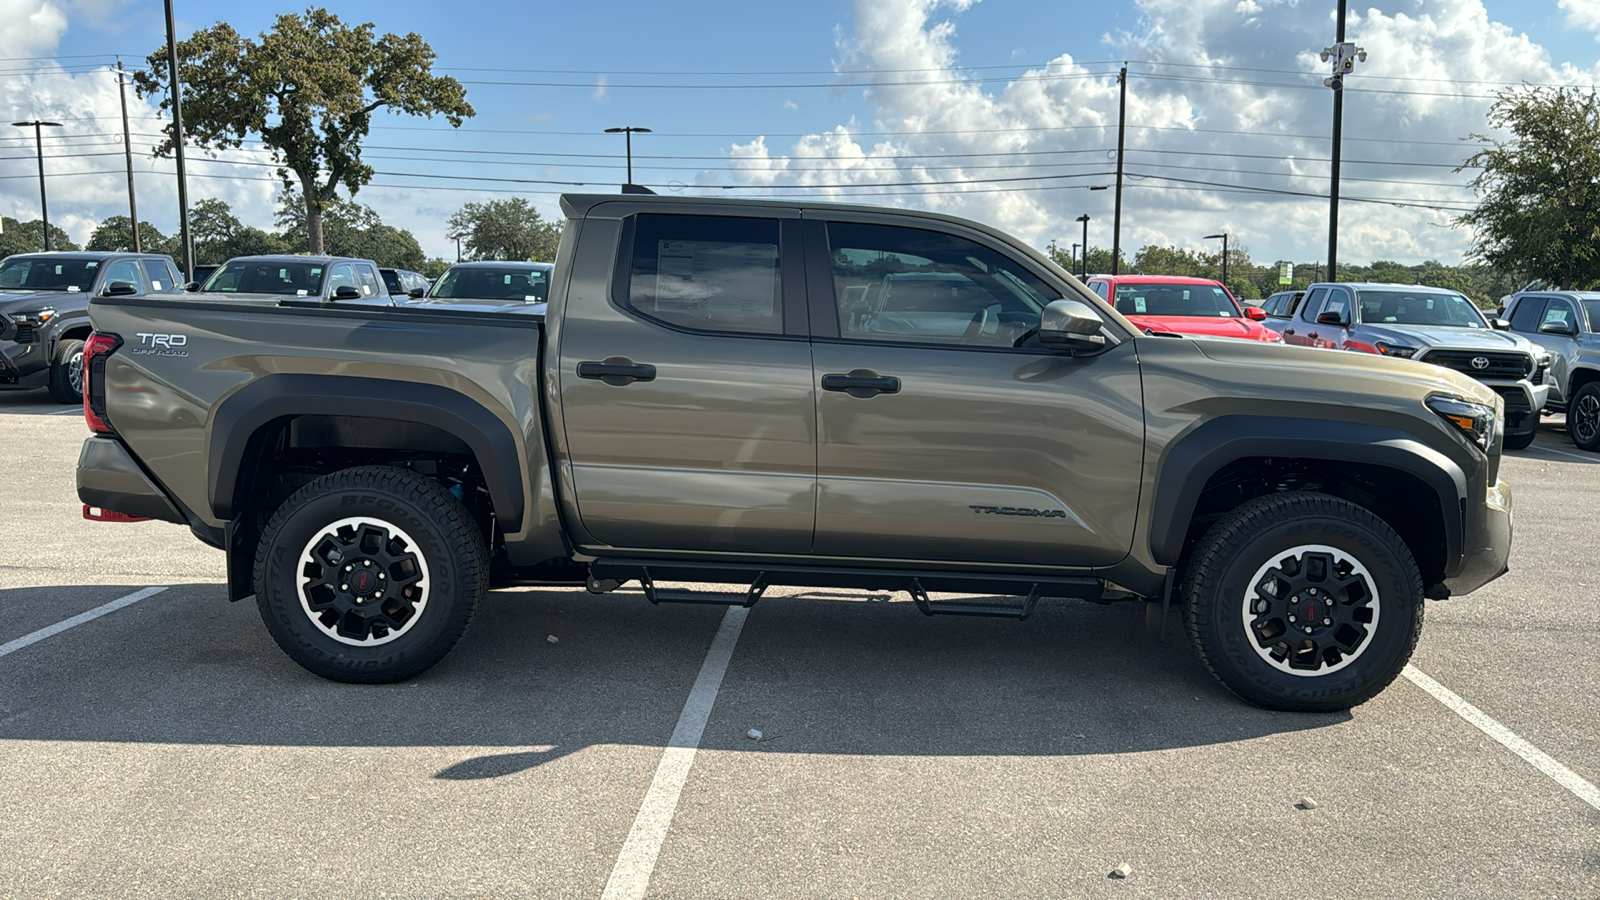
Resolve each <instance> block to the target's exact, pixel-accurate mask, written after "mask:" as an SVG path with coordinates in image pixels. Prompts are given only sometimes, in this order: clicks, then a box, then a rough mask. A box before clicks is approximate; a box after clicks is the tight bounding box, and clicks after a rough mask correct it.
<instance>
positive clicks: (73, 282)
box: [0, 256, 100, 292]
mask: <svg viewBox="0 0 1600 900" xmlns="http://www.w3.org/2000/svg"><path fill="white" fill-rule="evenodd" d="M99 273H100V260H98V259H77V258H74V257H70V256H13V257H11V258H10V259H8V260H6V261H5V263H4V264H0V290H7V291H85V292H87V291H88V290H90V289H91V288H93V287H94V277H95V276H96V275H98V274H99Z"/></svg>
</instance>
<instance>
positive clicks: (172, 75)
mask: <svg viewBox="0 0 1600 900" xmlns="http://www.w3.org/2000/svg"><path fill="white" fill-rule="evenodd" d="M166 6H167V80H168V82H169V84H170V87H171V88H172V148H173V150H175V151H176V153H177V160H178V233H179V234H180V235H181V240H182V243H183V280H184V283H188V282H191V281H193V280H194V238H193V237H192V236H191V235H190V234H189V179H188V176H187V175H186V174H185V172H184V167H183V90H182V86H181V85H179V84H178V41H177V38H176V37H175V36H174V35H173V26H172V0H166Z"/></svg>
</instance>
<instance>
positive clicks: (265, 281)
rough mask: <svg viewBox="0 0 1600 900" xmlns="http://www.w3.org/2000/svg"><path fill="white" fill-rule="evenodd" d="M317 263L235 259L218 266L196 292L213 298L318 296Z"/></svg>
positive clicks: (321, 268) (323, 267)
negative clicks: (280, 295) (244, 295)
mask: <svg viewBox="0 0 1600 900" xmlns="http://www.w3.org/2000/svg"><path fill="white" fill-rule="evenodd" d="M326 269H327V266H326V265H324V264H323V263H320V262H309V261H308V262H299V261H297V260H281V259H269V260H261V259H235V260H230V261H228V262H226V263H223V264H222V268H220V269H218V270H217V271H215V272H213V273H212V275H211V277H210V278H208V279H206V283H205V284H203V285H201V286H200V290H201V291H203V292H206V293H214V294H283V295H285V296H289V297H320V296H322V274H323V272H324V271H325V270H326Z"/></svg>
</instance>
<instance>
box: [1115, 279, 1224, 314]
mask: <svg viewBox="0 0 1600 900" xmlns="http://www.w3.org/2000/svg"><path fill="white" fill-rule="evenodd" d="M1115 305H1116V307H1117V312H1119V313H1122V314H1123V315H1125V316H1207V317H1217V316H1220V317H1223V318H1233V319H1237V318H1240V317H1242V316H1243V313H1241V312H1240V311H1239V305H1238V304H1237V303H1234V302H1233V298H1232V297H1230V296H1228V292H1227V291H1225V290H1223V289H1222V287H1221V286H1220V285H1214V284H1161V283H1156V284H1119V285H1117V299H1116V303H1115Z"/></svg>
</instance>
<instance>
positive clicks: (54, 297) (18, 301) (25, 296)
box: [0, 291, 89, 313]
mask: <svg viewBox="0 0 1600 900" xmlns="http://www.w3.org/2000/svg"><path fill="white" fill-rule="evenodd" d="M88 299H89V295H88V294H83V293H80V292H77V291H18V292H17V293H13V294H0V313H19V312H32V311H33V310H36V309H40V308H42V307H46V306H54V307H56V308H57V309H60V308H62V307H63V306H68V307H75V308H79V309H81V308H82V307H83V306H84V304H85V302H86V301H87V300H88Z"/></svg>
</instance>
